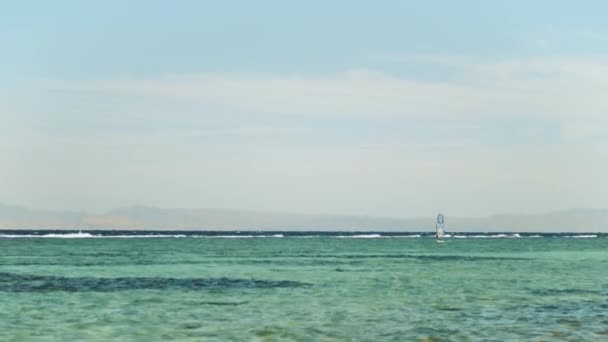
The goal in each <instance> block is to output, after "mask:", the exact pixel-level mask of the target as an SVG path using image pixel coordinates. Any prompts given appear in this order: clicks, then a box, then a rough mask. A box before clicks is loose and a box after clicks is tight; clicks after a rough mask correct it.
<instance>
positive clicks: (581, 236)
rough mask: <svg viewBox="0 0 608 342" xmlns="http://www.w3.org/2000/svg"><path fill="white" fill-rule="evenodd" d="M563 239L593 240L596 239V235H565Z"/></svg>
mask: <svg viewBox="0 0 608 342" xmlns="http://www.w3.org/2000/svg"><path fill="white" fill-rule="evenodd" d="M564 237H568V238H573V239H593V238H596V237H597V235H595V234H589V235H566V236H564Z"/></svg>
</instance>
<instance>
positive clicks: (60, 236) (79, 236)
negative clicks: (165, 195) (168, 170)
mask: <svg viewBox="0 0 608 342" xmlns="http://www.w3.org/2000/svg"><path fill="white" fill-rule="evenodd" d="M185 237H186V235H183V234H176V235H166V234H148V235H101V234H99V235H93V234H90V233H83V232H78V233H65V234H56V233H49V234H42V235H36V234H0V238H10V239H19V238H34V239H43V238H44V239H93V238H94V239H141V238H185Z"/></svg>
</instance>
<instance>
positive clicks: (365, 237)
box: [336, 234, 382, 239]
mask: <svg viewBox="0 0 608 342" xmlns="http://www.w3.org/2000/svg"><path fill="white" fill-rule="evenodd" d="M336 237H337V238H339V239H377V238H381V237H382V235H380V234H358V235H338V236H336Z"/></svg>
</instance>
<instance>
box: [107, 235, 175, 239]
mask: <svg viewBox="0 0 608 342" xmlns="http://www.w3.org/2000/svg"><path fill="white" fill-rule="evenodd" d="M96 237H99V238H108V239H149V238H185V237H187V236H186V235H184V234H175V235H167V234H147V235H145V234H144V235H105V236H101V235H99V236H96Z"/></svg>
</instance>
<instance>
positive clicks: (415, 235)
mask: <svg viewBox="0 0 608 342" xmlns="http://www.w3.org/2000/svg"><path fill="white" fill-rule="evenodd" d="M386 237H387V238H396V239H415V238H419V237H421V236H420V234H413V235H392V236H386Z"/></svg>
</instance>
